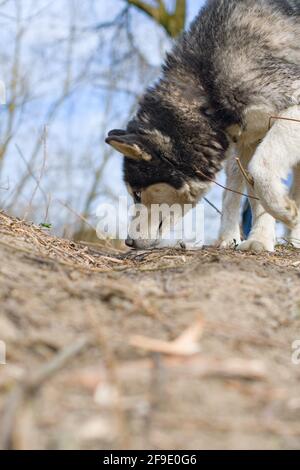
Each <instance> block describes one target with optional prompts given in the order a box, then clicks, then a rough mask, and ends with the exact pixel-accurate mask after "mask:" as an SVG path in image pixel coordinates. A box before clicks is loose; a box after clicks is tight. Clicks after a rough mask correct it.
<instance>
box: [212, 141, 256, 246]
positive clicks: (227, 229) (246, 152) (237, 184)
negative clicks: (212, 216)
mask: <svg viewBox="0 0 300 470" xmlns="http://www.w3.org/2000/svg"><path fill="white" fill-rule="evenodd" d="M255 148H256V146H247V147H241V148H239V147H236V148H234V149H231V150H230V155H229V157H228V159H227V162H226V167H225V170H226V187H227V188H229V190H226V189H225V190H224V194H223V211H222V219H221V229H220V234H219V240H218V242H217V246H218V247H219V248H234V247H236V246H237V245H239V244H240V242H241V229H240V208H241V198H242V196H241V195H239V194H236V193H234V192H232V191H230V189H233V190H234V191H238V192H240V193H243V192H244V191H245V188H246V183H245V178H244V176H243V175H242V173H241V170H240V168H239V166H238V164H237V161H236V157H237V156H238V157H239V159H240V161H241V163H242V165H243V166H244V167H245V168H246V167H247V166H248V163H249V160H250V158H251V157H252V155H253V153H254V150H255Z"/></svg>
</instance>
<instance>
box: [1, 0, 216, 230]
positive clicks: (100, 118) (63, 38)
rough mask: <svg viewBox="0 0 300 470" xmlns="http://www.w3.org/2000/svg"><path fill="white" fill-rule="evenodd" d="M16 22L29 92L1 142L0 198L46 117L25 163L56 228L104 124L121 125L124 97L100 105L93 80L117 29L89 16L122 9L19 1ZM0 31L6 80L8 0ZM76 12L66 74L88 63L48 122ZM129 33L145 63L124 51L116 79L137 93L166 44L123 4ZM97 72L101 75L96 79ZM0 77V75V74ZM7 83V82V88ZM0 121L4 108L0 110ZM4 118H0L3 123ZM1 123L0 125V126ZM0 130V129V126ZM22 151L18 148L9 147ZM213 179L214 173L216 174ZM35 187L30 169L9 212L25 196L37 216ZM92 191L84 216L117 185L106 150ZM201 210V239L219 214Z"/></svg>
mask: <svg viewBox="0 0 300 470" xmlns="http://www.w3.org/2000/svg"><path fill="white" fill-rule="evenodd" d="M20 4H21V5H22V12H21V24H22V26H23V27H24V28H25V29H26V33H25V34H24V41H23V44H22V49H21V73H22V80H23V81H24V83H27V84H28V86H29V89H30V95H31V99H30V100H29V101H28V103H27V104H26V106H24V109H23V110H22V123H21V125H20V126H19V128H18V129H17V130H16V132H15V134H14V136H13V138H12V141H11V143H10V147H9V151H8V153H7V155H6V157H5V161H4V167H3V169H2V175H1V183H2V186H4V185H6V181H8V182H9V190H8V191H3V192H2V193H1V195H2V207H5V206H6V205H8V204H9V202H10V201H11V198H12V197H13V195H14V189H15V187H16V186H17V185H18V183H19V181H20V179H22V177H23V175H24V172H26V170H27V168H26V162H27V164H29V163H30V159H31V155H32V149H33V148H34V146H35V145H36V141H37V140H38V139H39V137H40V135H41V132H42V130H43V127H44V126H45V124H47V126H48V140H47V161H46V164H45V168H43V165H44V164H43V150H42V149H41V150H40V152H39V154H38V158H37V159H36V161H35V162H34V164H33V166H32V168H31V171H32V172H33V173H34V175H35V176H36V177H38V176H39V175H41V174H42V180H41V187H42V188H43V191H44V192H45V193H47V195H49V198H51V204H50V209H49V215H48V218H49V219H50V222H51V223H53V225H54V227H55V228H56V229H57V230H58V231H61V227H62V226H63V225H66V224H67V223H68V222H70V223H71V222H72V223H74V222H78V220H77V219H76V217H74V215H72V214H70V212H68V211H67V210H66V209H65V208H64V207H62V206H61V205H60V203H59V201H63V202H64V203H67V204H68V205H70V206H71V207H72V208H74V210H75V211H77V212H78V213H80V212H81V211H82V210H83V209H84V204H85V200H86V197H87V195H88V192H89V190H90V187H91V185H92V183H93V178H94V175H95V172H96V170H97V168H98V167H99V165H101V161H102V159H103V156H104V155H105V153H106V152H107V149H106V146H105V144H104V136H105V134H106V132H107V131H108V130H109V129H111V128H114V127H122V126H124V125H125V124H126V120H127V119H128V116H129V113H130V108H131V107H132V104H133V101H134V100H133V99H132V97H129V95H126V94H124V93H123V92H118V93H116V92H114V93H112V97H111V108H112V109H109V110H108V108H107V100H108V92H107V89H102V88H101V86H102V85H103V82H104V81H105V77H106V75H107V74H109V73H110V72H111V70H110V63H111V56H112V54H115V55H116V57H118V56H121V55H122V53H123V52H124V51H125V50H126V47H127V46H126V37H125V36H124V33H120V34H119V36H118V37H117V38H115V37H114V35H113V34H114V32H113V31H112V30H104V31H101V33H99V34H95V31H94V27H95V25H97V24H99V23H103V22H107V21H111V20H112V19H113V18H115V17H116V15H117V14H118V13H119V12H120V11H121V10H122V9H123V7H124V2H123V1H122V0H99V1H96V0H52V1H51V2H49V1H47V0H35V1H33V0H22V1H21V2H20ZM202 5H203V2H201V1H199V0H189V2H188V17H189V21H190V20H191V19H193V17H194V16H195V15H196V14H197V12H198V10H199V8H200V7H201V6H202ZM71 6H72V8H71ZM0 13H2V14H0V40H1V42H2V44H7V49H4V50H3V51H2V59H1V54H0V65H2V67H1V69H0V70H1V73H2V75H3V79H4V80H7V81H9V73H10V71H11V67H12V61H13V51H14V45H13V44H14V43H13V41H14V38H15V34H16V17H17V11H16V3H15V2H14V0H10V1H9V2H8V4H7V6H6V9H5V10H3V9H2V11H1V12H0ZM71 13H72V15H73V16H74V18H73V16H72V18H73V19H74V21H75V26H76V31H78V32H80V34H79V33H78V35H77V36H76V41H75V45H74V49H75V53H74V58H73V60H72V64H71V65H70V64H69V65H70V67H71V69H72V73H71V75H72V78H73V79H74V77H76V75H79V73H80V72H81V71H82V70H83V71H84V69H85V68H87V66H86V64H87V63H88V59H89V58H90V57H91V56H93V61H92V63H91V64H89V67H90V69H89V73H88V76H87V77H86V78H85V79H83V80H82V81H81V82H80V83H79V85H77V86H76V87H75V88H74V90H73V92H72V94H71V95H70V96H69V97H68V98H67V99H66V100H65V101H64V103H63V105H62V106H61V107H60V108H59V110H58V112H57V115H56V116H55V120H53V121H51V122H47V114H48V112H49V109H51V106H52V103H53V101H55V100H56V99H57V97H59V94H60V93H61V89H62V77H63V76H64V74H65V68H66V64H65V57H66V53H67V51H68V35H69V29H70V18H71ZM131 24H132V27H133V40H134V43H135V46H136V47H137V48H138V49H139V50H140V53H141V55H142V56H143V57H144V58H145V60H146V61H147V62H148V65H147V66H146V67H145V68H144V69H143V68H142V69H141V70H140V69H139V67H140V65H141V64H139V67H138V66H137V61H136V59H135V62H133V64H132V63H131V58H129V59H128V61H127V62H126V61H125V63H124V66H123V67H124V70H123V69H122V73H121V75H122V74H123V78H122V76H121V78H120V77H118V86H119V87H123V88H127V89H128V90H131V91H133V92H136V93H138V94H140V93H142V91H143V89H144V88H145V87H146V86H147V85H148V84H149V83H151V81H153V80H154V79H155V78H157V77H158V75H159V69H160V64H161V62H162V60H163V57H164V53H165V51H166V50H168V48H169V47H170V46H171V43H170V40H169V39H168V38H166V36H165V33H164V31H163V30H162V28H158V27H157V26H156V25H155V24H154V23H153V22H152V21H151V20H150V19H148V18H147V17H146V16H145V15H144V14H142V13H139V12H136V11H134V10H133V11H132V23H131ZM102 77H104V78H102ZM1 78H2V77H1V76H0V79H1ZM9 94H10V89H8V95H9ZM1 116H2V118H3V119H2V122H3V123H5V111H4V110H2V111H1ZM4 127H5V126H4V125H3V128H4ZM1 131H2V129H1V127H0V133H1ZM0 136H1V134H0ZM17 146H18V147H19V148H20V149H21V150H22V155H23V157H22V158H20V153H19V151H17ZM221 178H222V177H221ZM35 189H36V182H35V180H34V179H33V178H29V180H28V184H27V186H26V187H25V189H24V191H23V192H22V193H21V196H20V198H19V200H18V204H17V206H14V208H13V210H14V212H17V214H18V215H21V216H22V215H23V213H24V212H26V207H27V205H28V204H29V203H32V204H33V206H34V210H33V211H32V212H31V213H30V214H29V217H31V218H33V219H34V220H35V221H36V222H39V221H42V220H43V217H44V215H43V213H44V211H45V203H44V201H43V195H42V192H41V191H40V189H39V188H38V190H37V191H36V192H35V196H34V201H33V202H32V201H31V195H32V193H33V191H35ZM97 192H98V193H99V196H98V197H97V198H96V200H95V201H94V203H93V205H92V207H91V221H93V213H94V212H95V211H96V207H97V204H98V203H99V202H100V201H102V200H103V199H106V198H107V194H108V193H109V192H111V193H113V194H114V195H119V194H125V193H126V190H125V187H124V185H123V182H122V168H121V158H120V156H119V155H117V154H113V155H112V156H111V157H110V159H109V162H108V164H107V166H106V168H105V171H104V174H103V178H102V179H101V181H100V183H99V185H98V187H97ZM210 198H211V199H212V201H213V202H214V203H215V204H216V205H218V207H220V206H221V190H220V189H218V188H214V189H213V191H212V194H211V195H210ZM205 210H206V215H207V217H206V221H207V230H206V232H207V234H208V239H211V238H213V237H216V236H217V231H218V225H219V217H218V215H217V214H216V213H215V212H214V211H213V210H212V209H211V208H210V207H208V206H206V208H205Z"/></svg>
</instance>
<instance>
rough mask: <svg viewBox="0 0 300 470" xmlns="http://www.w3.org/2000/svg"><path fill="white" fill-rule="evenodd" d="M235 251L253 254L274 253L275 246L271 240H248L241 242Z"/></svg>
mask: <svg viewBox="0 0 300 470" xmlns="http://www.w3.org/2000/svg"><path fill="white" fill-rule="evenodd" d="M237 249H238V250H239V251H253V252H255V253H262V252H264V251H269V252H273V251H275V245H274V242H273V240H266V239H264V240H259V239H249V240H246V241H244V242H242V243H241V244H240V245H239V246H238V248H237Z"/></svg>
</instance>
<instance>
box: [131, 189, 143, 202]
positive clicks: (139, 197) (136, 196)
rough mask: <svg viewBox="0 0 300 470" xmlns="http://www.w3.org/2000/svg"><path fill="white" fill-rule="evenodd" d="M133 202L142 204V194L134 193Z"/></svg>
mask: <svg viewBox="0 0 300 470" xmlns="http://www.w3.org/2000/svg"><path fill="white" fill-rule="evenodd" d="M133 198H134V202H135V203H136V204H140V203H141V202H142V193H141V191H135V192H134V193H133Z"/></svg>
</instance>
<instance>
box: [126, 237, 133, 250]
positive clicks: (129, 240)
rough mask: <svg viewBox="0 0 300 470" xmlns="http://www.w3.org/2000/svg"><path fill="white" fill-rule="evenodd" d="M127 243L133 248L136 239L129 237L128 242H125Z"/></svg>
mask: <svg viewBox="0 0 300 470" xmlns="http://www.w3.org/2000/svg"><path fill="white" fill-rule="evenodd" d="M125 245H126V246H128V247H129V248H133V247H134V240H132V238H130V237H128V238H127V240H126V242H125Z"/></svg>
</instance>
